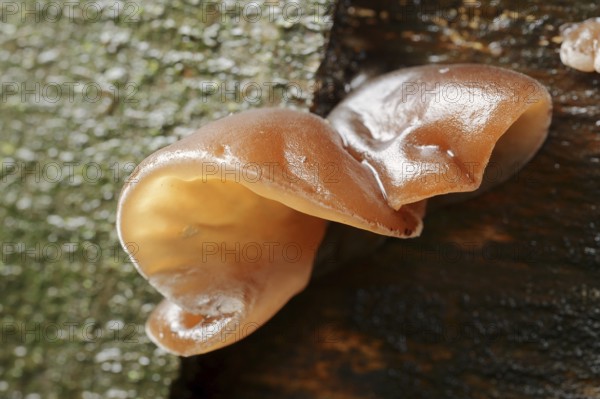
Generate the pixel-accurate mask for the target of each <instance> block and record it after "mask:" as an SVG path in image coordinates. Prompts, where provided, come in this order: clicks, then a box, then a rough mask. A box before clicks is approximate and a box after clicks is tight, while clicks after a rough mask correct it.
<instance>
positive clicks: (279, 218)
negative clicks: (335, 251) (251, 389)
mask: <svg viewBox="0 0 600 399" xmlns="http://www.w3.org/2000/svg"><path fill="white" fill-rule="evenodd" d="M423 213H424V204H414V205H410V206H407V207H404V208H402V209H400V210H399V211H395V210H393V209H391V208H389V207H388V206H387V203H386V201H385V199H384V196H383V194H382V192H381V191H380V189H379V186H378V183H377V181H376V180H375V179H374V178H373V175H372V173H371V171H370V169H369V168H368V167H366V166H365V165H362V164H361V163H359V162H357V161H356V160H355V159H354V158H353V157H352V156H350V154H349V153H348V152H347V151H345V150H344V148H343V146H342V140H341V138H340V137H339V135H337V133H335V132H334V131H333V130H332V129H331V128H330V127H329V124H328V123H327V122H326V121H325V120H324V119H321V118H319V117H316V116H313V115H310V114H308V113H303V112H297V111H291V110H284V109H263V110H257V111H248V112H244V113H241V114H237V115H232V116H228V117H226V118H223V119H221V120H218V121H216V122H213V123H210V124H208V125H206V126H204V127H203V128H201V129H200V130H199V131H198V132H196V133H195V134H193V135H191V136H189V137H187V138H185V139H183V140H181V141H179V142H177V143H174V144H173V145H171V146H168V147H165V148H164V149H162V150H160V151H158V152H156V153H154V154H152V155H151V156H150V157H148V158H147V159H145V160H144V161H143V162H142V163H141V164H140V165H139V167H138V169H137V171H136V173H134V174H133V175H132V176H131V178H130V179H129V181H128V183H127V185H126V186H125V187H124V189H123V192H122V194H121V197H120V201H119V209H118V215H117V219H118V222H117V223H118V232H119V237H120V240H121V243H122V244H123V246H124V247H125V248H136V251H135V253H130V255H131V256H132V258H133V260H134V262H135V264H136V265H137V267H138V270H139V271H140V273H142V274H143V275H144V276H146V277H147V278H148V280H149V281H150V283H151V284H152V285H153V286H154V287H156V289H158V291H160V292H161V293H162V294H163V295H164V296H165V297H166V301H167V302H164V303H163V304H161V305H160V306H159V307H158V308H157V309H156V310H155V311H154V313H153V314H152V316H151V318H150V320H149V322H148V324H147V330H148V332H149V335H150V336H151V337H152V338H153V340H154V341H155V342H157V343H158V344H159V345H161V346H163V347H165V348H166V349H168V350H170V351H172V352H175V353H178V354H181V355H190V354H196V353H203V352H207V351H209V350H213V349H217V348H219V347H221V346H224V345H227V344H229V343H232V342H234V341H236V340H238V339H240V338H242V337H243V336H245V335H247V333H248V332H251V331H253V330H255V329H256V328H257V327H258V326H260V325H262V324H263V323H264V322H265V321H267V320H268V319H269V318H270V317H272V316H273V315H274V314H275V312H277V311H278V310H279V309H280V308H281V307H282V306H283V305H284V304H285V303H286V302H287V301H288V300H289V299H290V298H291V297H292V296H293V295H295V294H296V293H298V292H299V291H300V290H302V289H303V288H304V286H305V285H306V284H307V281H308V279H309V276H310V273H311V270H312V264H313V260H314V256H315V253H316V250H317V249H318V246H319V243H320V242H321V239H322V237H323V234H324V231H325V227H326V221H327V220H333V221H337V222H340V223H345V224H349V225H352V226H355V227H358V228H363V229H367V230H371V231H374V232H377V233H379V234H384V235H390V236H396V237H409V236H415V235H418V234H419V233H420V231H421V218H422V216H423ZM131 252H133V251H131Z"/></svg>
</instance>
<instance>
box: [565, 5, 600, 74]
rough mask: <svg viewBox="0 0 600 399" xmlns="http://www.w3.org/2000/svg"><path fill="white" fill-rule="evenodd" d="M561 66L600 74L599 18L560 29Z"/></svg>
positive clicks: (570, 24)
mask: <svg viewBox="0 0 600 399" xmlns="http://www.w3.org/2000/svg"><path fill="white" fill-rule="evenodd" d="M560 32H561V36H562V40H563V42H562V44H561V46H560V60H561V61H562V63H563V64H565V65H568V66H570V67H571V68H574V69H577V70H580V71H583V72H594V71H596V72H598V73H600V17H598V18H590V19H587V20H585V21H583V22H580V23H569V24H565V25H562V26H561V27H560Z"/></svg>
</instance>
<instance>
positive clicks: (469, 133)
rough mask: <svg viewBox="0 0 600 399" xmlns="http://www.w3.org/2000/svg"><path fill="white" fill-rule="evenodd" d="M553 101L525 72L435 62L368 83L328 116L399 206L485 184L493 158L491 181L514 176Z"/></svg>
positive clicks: (539, 138)
mask: <svg viewBox="0 0 600 399" xmlns="http://www.w3.org/2000/svg"><path fill="white" fill-rule="evenodd" d="M551 108H552V104H551V99H550V95H549V93H548V91H547V90H546V89H545V88H544V87H543V86H542V85H541V84H540V83H538V82H537V81H535V80H533V79H531V78H529V77H528V76H525V75H523V74H520V73H517V72H513V71H509V70H506V69H501V68H496V67H491V66H484V65H474V64H458V65H430V66H420V67H414V68H406V69H401V70H398V71H395V72H392V73H389V74H386V75H383V76H381V77H378V78H376V79H374V80H372V81H369V82H366V83H364V84H363V85H362V86H361V87H359V88H358V90H356V91H355V92H353V93H351V94H350V95H349V96H348V97H346V99H345V100H344V101H342V102H341V103H340V104H339V105H338V106H337V107H336V108H335V109H334V110H333V111H332V112H331V114H330V115H329V116H328V119H329V121H330V122H331V125H332V127H333V128H334V129H336V130H337V131H338V133H339V134H340V135H341V136H342V137H343V139H344V142H345V144H346V146H347V148H348V150H349V151H350V152H351V153H352V154H353V155H354V156H355V157H356V158H357V160H359V161H361V162H363V163H365V164H368V165H370V166H371V167H372V169H373V172H374V173H375V174H376V175H377V178H378V180H379V181H380V182H381V185H382V187H383V189H384V191H385V193H386V195H387V199H388V202H389V205H390V206H391V207H392V208H394V209H399V208H401V207H402V206H403V205H404V204H407V203H413V202H417V201H421V200H424V199H427V198H430V197H433V196H436V195H440V194H446V193H456V192H466V191H474V190H476V189H478V188H480V185H481V184H482V181H483V177H484V172H485V170H486V167H487V166H488V164H490V162H492V163H493V164H494V167H495V168H496V171H495V179H494V181H490V182H489V184H490V185H491V184H492V183H499V182H501V181H503V180H505V179H507V178H508V177H509V176H510V174H511V173H514V172H516V171H517V170H518V169H519V168H520V167H521V166H522V165H523V164H524V163H526V162H527V161H528V160H529V159H530V158H531V157H532V156H533V155H534V154H535V152H536V151H537V150H538V149H539V147H540V146H541V144H542V143H543V141H544V139H545V137H546V135H547V132H548V127H549V125H550V120H551ZM490 165H491V164H490Z"/></svg>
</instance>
